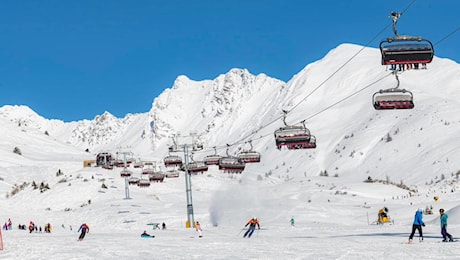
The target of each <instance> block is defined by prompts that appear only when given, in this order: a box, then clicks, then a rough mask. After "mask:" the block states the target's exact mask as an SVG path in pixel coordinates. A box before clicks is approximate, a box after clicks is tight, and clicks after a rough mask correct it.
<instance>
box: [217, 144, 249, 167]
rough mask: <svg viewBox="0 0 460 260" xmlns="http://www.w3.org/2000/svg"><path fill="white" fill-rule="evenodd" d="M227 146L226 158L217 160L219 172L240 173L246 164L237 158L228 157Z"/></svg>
mask: <svg viewBox="0 0 460 260" xmlns="http://www.w3.org/2000/svg"><path fill="white" fill-rule="evenodd" d="M228 147H229V145H228V144H227V156H225V157H222V158H220V159H219V170H221V171H223V172H226V173H242V172H243V171H244V168H245V166H246V164H245V163H244V162H243V160H241V159H240V158H239V157H236V156H230V155H229V154H228Z"/></svg>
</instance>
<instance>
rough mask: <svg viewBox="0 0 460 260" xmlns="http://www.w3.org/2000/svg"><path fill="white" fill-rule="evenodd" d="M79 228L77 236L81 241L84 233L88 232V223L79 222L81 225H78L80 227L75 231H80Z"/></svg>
mask: <svg viewBox="0 0 460 260" xmlns="http://www.w3.org/2000/svg"><path fill="white" fill-rule="evenodd" d="M80 230H81V234H80V236H79V237H78V240H79V241H82V240H83V238H85V235H86V233H87V232H88V233H89V227H88V225H86V223H83V224H81V226H80V228H79V229H78V231H77V232H80Z"/></svg>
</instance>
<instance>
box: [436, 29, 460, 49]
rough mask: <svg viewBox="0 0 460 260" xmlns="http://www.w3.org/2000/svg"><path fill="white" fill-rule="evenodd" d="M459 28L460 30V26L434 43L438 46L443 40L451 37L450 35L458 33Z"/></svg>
mask: <svg viewBox="0 0 460 260" xmlns="http://www.w3.org/2000/svg"><path fill="white" fill-rule="evenodd" d="M459 30H460V27H458V28H457V29H455V30H453V31H452V32H450V33H449V34H447V35H446V36H444V37H443V38H442V39H441V40H439V41H437V42H436V43H435V44H434V45H435V46H436V45H438V44H440V43H441V42H443V41H444V40H446V39H447V38H449V37H450V36H452V35H453V34H454V33H456V32H457V31H459Z"/></svg>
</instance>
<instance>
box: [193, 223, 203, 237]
mask: <svg viewBox="0 0 460 260" xmlns="http://www.w3.org/2000/svg"><path fill="white" fill-rule="evenodd" d="M195 230H196V231H197V232H198V237H200V238H201V237H203V235H202V232H203V230H202V229H201V225H200V222H198V221H197V222H196V223H195Z"/></svg>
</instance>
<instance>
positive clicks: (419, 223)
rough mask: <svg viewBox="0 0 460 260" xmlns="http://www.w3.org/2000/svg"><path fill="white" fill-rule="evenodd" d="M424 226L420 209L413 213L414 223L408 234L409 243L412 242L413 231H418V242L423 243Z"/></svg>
mask: <svg viewBox="0 0 460 260" xmlns="http://www.w3.org/2000/svg"><path fill="white" fill-rule="evenodd" d="M424 226H425V223H424V222H423V214H422V209H418V210H417V211H416V212H415V216H414V222H413V224H412V233H410V236H409V243H411V242H412V238H413V237H414V234H415V230H418V234H419V236H420V237H419V241H420V242H422V241H423V233H422V227H424Z"/></svg>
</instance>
